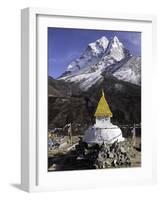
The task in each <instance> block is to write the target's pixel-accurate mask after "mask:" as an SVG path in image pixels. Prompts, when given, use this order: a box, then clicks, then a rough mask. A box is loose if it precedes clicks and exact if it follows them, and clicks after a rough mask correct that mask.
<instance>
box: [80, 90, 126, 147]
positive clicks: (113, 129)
mask: <svg viewBox="0 0 161 200" xmlns="http://www.w3.org/2000/svg"><path fill="white" fill-rule="evenodd" d="M94 116H95V118H96V122H95V124H94V125H93V126H90V127H89V128H88V129H87V130H86V131H85V136H84V141H85V142H87V143H88V144H102V143H103V142H104V143H107V144H111V143H113V142H115V141H118V142H121V141H123V140H124V138H123V136H122V131H121V129H120V128H119V127H118V126H116V125H113V124H112V123H111V121H110V118H111V117H112V112H111V110H110V108H109V105H108V103H107V101H106V99H105V95H104V92H103V90H102V97H101V98H100V101H99V103H98V106H97V109H96V112H95V115H94Z"/></svg>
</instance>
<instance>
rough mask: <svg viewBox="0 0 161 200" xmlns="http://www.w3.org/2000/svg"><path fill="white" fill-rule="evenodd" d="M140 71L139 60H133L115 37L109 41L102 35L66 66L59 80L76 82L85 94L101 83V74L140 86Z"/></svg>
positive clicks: (137, 58)
mask: <svg viewBox="0 0 161 200" xmlns="http://www.w3.org/2000/svg"><path fill="white" fill-rule="evenodd" d="M140 71H141V58H140V57H133V56H132V55H131V54H130V52H129V50H128V49H126V48H125V47H124V45H123V44H122V43H121V42H120V41H119V39H118V38H117V37H116V36H114V37H113V38H111V39H110V40H109V39H107V38H106V37H105V36H103V37H101V38H100V39H98V40H96V41H95V42H93V43H90V44H88V46H87V48H86V49H85V51H84V52H83V53H82V54H81V55H80V57H79V58H78V59H76V60H73V61H72V62H71V63H70V64H69V65H68V66H67V70H66V72H65V73H63V74H62V75H61V77H59V79H60V80H64V81H65V82H73V83H76V84H78V85H79V87H80V88H81V89H82V90H83V91H86V90H88V89H89V88H90V87H91V86H92V85H94V84H95V83H97V82H100V81H102V80H103V72H108V73H109V74H111V75H113V76H115V77H116V78H117V79H119V80H123V81H127V82H131V83H133V84H136V85H140V84H141V81H140V80H141V78H140V74H141V73H140Z"/></svg>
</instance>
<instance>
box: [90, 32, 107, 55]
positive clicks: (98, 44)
mask: <svg viewBox="0 0 161 200" xmlns="http://www.w3.org/2000/svg"><path fill="white" fill-rule="evenodd" d="M108 44H109V40H108V39H107V38H106V37H105V36H103V37H101V38H99V39H97V40H96V41H95V42H92V43H89V44H88V47H89V48H90V49H91V50H93V51H94V52H96V53H97V54H99V53H101V52H102V51H105V50H106V48H107V47H108Z"/></svg>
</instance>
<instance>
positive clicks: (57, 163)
mask: <svg viewBox="0 0 161 200" xmlns="http://www.w3.org/2000/svg"><path fill="white" fill-rule="evenodd" d="M55 140H56V138H55ZM58 141H59V142H60V141H61V144H60V145H59V147H58V146H55V147H52V148H49V150H48V171H64V170H83V169H104V168H121V167H140V166H141V145H140V138H135V141H134V140H133V139H131V138H129V139H126V140H125V141H124V142H120V143H117V142H116V143H114V144H112V145H106V144H102V145H100V146H99V145H87V144H86V143H84V142H83V141H82V139H81V138H80V137H79V136H74V137H73V138H72V141H70V140H69V138H68V137H67V136H65V137H61V138H59V137H57V143H58ZM133 144H135V147H134V146H133Z"/></svg>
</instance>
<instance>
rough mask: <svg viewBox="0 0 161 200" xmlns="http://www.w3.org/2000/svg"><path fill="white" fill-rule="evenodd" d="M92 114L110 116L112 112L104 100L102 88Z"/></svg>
mask: <svg viewBox="0 0 161 200" xmlns="http://www.w3.org/2000/svg"><path fill="white" fill-rule="evenodd" d="M94 116H95V117H112V112H111V110H110V107H109V105H108V103H107V101H106V98H105V94H104V91H103V89H102V97H101V98H100V100H99V103H98V106H97V109H96V112H95V114H94Z"/></svg>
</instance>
